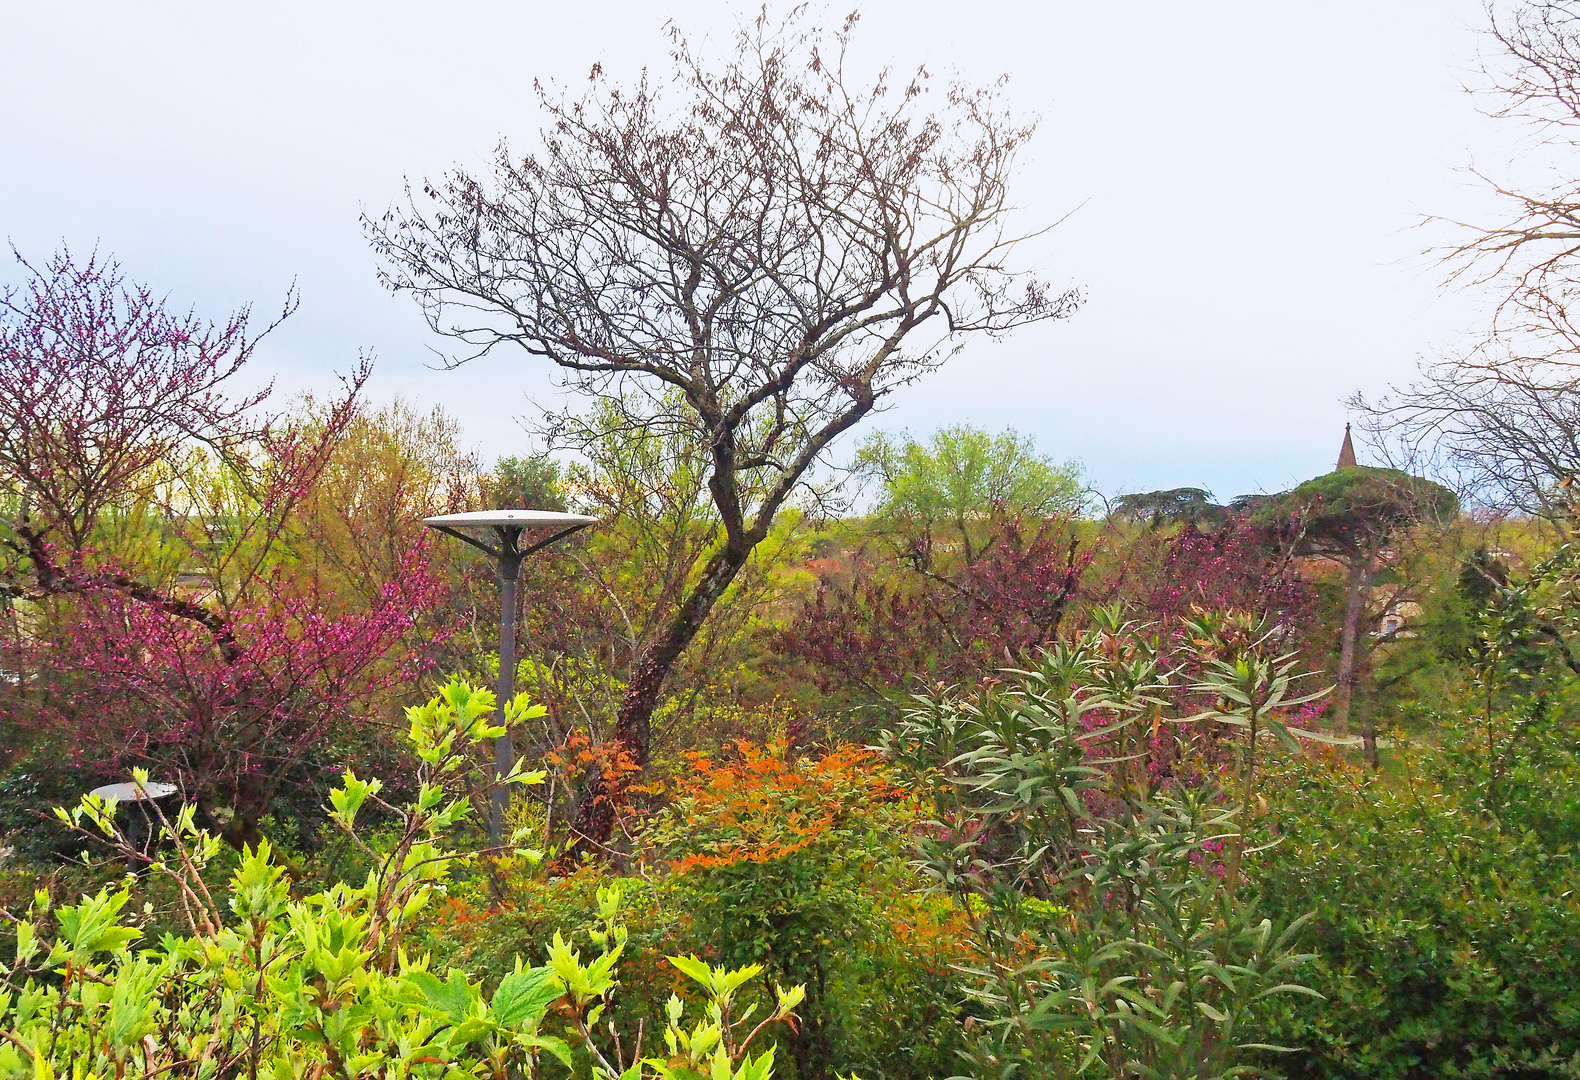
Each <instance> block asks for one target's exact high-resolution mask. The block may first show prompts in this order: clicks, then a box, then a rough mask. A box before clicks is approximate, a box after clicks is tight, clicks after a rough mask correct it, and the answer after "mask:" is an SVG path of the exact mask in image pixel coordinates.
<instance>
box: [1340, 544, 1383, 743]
mask: <svg viewBox="0 0 1580 1080" xmlns="http://www.w3.org/2000/svg"><path fill="white" fill-rule="evenodd" d="M1370 562H1371V559H1370V553H1369V552H1366V551H1358V552H1356V553H1355V554H1353V555H1351V556H1350V559H1349V575H1348V580H1347V581H1346V584H1345V597H1344V599H1345V605H1344V627H1343V629H1342V630H1341V632H1340V636H1339V685H1338V690H1337V692H1336V694H1335V695H1334V704H1335V709H1334V713H1335V717H1334V718H1335V720H1336V721H1337V723H1338V728H1339V730H1340V731H1342V732H1348V731H1349V726H1350V706H1351V704H1352V702H1353V701H1354V698H1355V668H1356V663H1355V639H1356V637H1357V635H1358V634H1359V633H1360V624H1361V616H1362V614H1363V613H1364V612H1365V610H1366V571H1367V568H1368V565H1369V564H1370ZM1365 737H1366V758H1367V760H1368V761H1370V762H1372V763H1373V764H1374V765H1375V764H1376V757H1377V732H1376V730H1375V728H1371V727H1368V728H1367V731H1366V736H1365Z"/></svg>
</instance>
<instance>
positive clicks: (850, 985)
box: [646, 743, 963, 1080]
mask: <svg viewBox="0 0 1580 1080" xmlns="http://www.w3.org/2000/svg"><path fill="white" fill-rule="evenodd" d="M689 761H690V768H689V770H688V771H686V772H685V773H684V774H683V775H682V776H681V777H680V778H679V779H677V780H676V781H675V783H674V784H673V786H672V788H671V791H670V795H671V798H672V801H671V803H670V805H669V806H668V807H667V808H666V809H665V810H664V811H663V812H662V813H661V814H660V815H658V817H657V819H656V821H655V822H654V824H653V826H652V828H651V829H650V830H649V832H648V834H647V837H646V839H647V840H648V841H649V842H650V843H651V844H653V845H654V848H655V849H656V851H657V852H658V853H660V854H662V856H663V857H664V858H665V859H666V860H667V862H668V868H669V877H668V878H667V880H666V881H665V883H664V885H663V886H662V891H663V893H664V894H665V896H666V897H667V898H668V899H669V902H670V903H671V904H673V906H674V907H675V908H676V909H678V910H679V911H683V912H685V913H686V916H687V918H686V921H685V924H684V925H682V926H681V927H679V928H678V929H677V932H678V933H679V934H680V935H681V936H682V937H684V938H689V939H691V940H695V941H696V942H697V943H698V944H699V946H700V947H702V948H704V949H706V950H709V952H708V955H711V956H712V957H714V958H715V959H716V960H717V961H718V962H722V963H725V964H747V963H761V964H763V965H764V966H765V967H766V969H767V970H768V971H770V972H771V973H772V974H773V975H774V976H775V977H776V978H778V979H780V980H781V981H784V982H786V983H791V982H794V983H802V984H804V985H805V986H806V988H807V1000H806V1004H805V1007H804V1009H803V1010H802V1018H801V1023H800V1025H799V1027H798V1028H797V1029H796V1030H782V1031H780V1032H779V1033H778V1035H777V1036H776V1037H777V1038H778V1039H779V1040H780V1041H781V1042H782V1043H783V1044H784V1046H785V1048H786V1050H787V1051H788V1052H789V1057H790V1059H791V1061H792V1062H793V1064H794V1067H795V1070H796V1075H797V1077H799V1078H801V1080H813V1078H820V1077H824V1076H828V1075H832V1074H833V1073H834V1072H836V1071H837V1072H851V1071H856V1072H864V1073H882V1074H884V1075H889V1076H917V1077H923V1076H934V1075H947V1074H948V1072H950V1071H953V1070H954V1069H955V1067H956V1064H955V1052H956V1050H957V1049H958V1048H959V1046H960V1041H959V1039H960V1036H959V1028H958V1019H959V1016H960V1014H961V1000H960V998H961V995H960V994H959V991H958V989H957V984H958V976H957V974H956V973H955V971H954V970H953V968H954V964H955V963H956V962H958V961H959V960H961V959H963V954H962V953H961V952H960V950H959V942H960V934H961V929H962V924H961V923H960V922H959V920H958V918H957V917H956V915H955V914H954V912H953V911H951V909H950V908H949V906H948V904H947V903H941V902H940V901H939V900H938V899H937V898H934V897H930V896H928V895H926V894H924V893H923V892H921V891H920V890H919V885H920V884H921V882H919V881H918V880H917V878H916V877H915V875H914V873H913V872H912V870H911V869H910V867H909V865H908V864H907V858H906V856H907V851H908V841H907V837H908V835H909V832H910V830H911V828H912V827H913V826H914V824H915V822H916V804H915V802H914V800H913V799H912V798H911V797H910V796H909V794H908V793H907V792H906V791H905V790H904V789H903V788H902V787H900V786H899V785H898V784H897V782H896V778H895V776H894V775H893V773H892V771H891V770H890V769H888V768H887V767H886V766H884V765H883V763H882V762H881V761H880V760H879V759H878V758H877V756H876V755H875V754H874V753H873V752H872V751H870V750H865V749H860V748H856V747H850V746H844V747H839V748H837V749H835V750H833V751H831V752H829V753H827V754H825V755H824V756H822V757H810V756H802V757H791V756H789V755H788V753H787V751H786V748H785V747H784V746H783V745H782V744H778V745H771V746H767V747H761V746H756V745H753V744H750V743H740V744H738V745H737V747H736V753H735V755H733V756H732V757H731V758H729V759H721V758H719V757H715V756H710V755H705V754H693V755H690V756H689Z"/></svg>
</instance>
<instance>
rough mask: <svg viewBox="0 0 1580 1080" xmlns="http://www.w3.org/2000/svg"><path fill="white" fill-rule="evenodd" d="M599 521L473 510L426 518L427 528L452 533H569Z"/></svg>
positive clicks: (555, 513)
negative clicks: (493, 530) (496, 529)
mask: <svg viewBox="0 0 1580 1080" xmlns="http://www.w3.org/2000/svg"><path fill="white" fill-rule="evenodd" d="M597 522H598V519H597V518H595V517H588V516H587V515H586V514H561V513H559V512H558V511H555V510H471V511H467V512H466V513H464V514H440V515H439V516H438V517H428V518H423V519H422V523H423V524H424V525H441V526H446V527H448V528H451V529H467V528H473V529H475V528H487V527H489V526H494V527H502V528H507V529H508V528H512V527H514V528H518V529H569V528H570V527H572V526H573V525H594V524H597Z"/></svg>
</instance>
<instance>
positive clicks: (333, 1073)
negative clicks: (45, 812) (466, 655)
mask: <svg viewBox="0 0 1580 1080" xmlns="http://www.w3.org/2000/svg"><path fill="white" fill-rule="evenodd" d="M520 707H521V703H520V701H515V702H511V703H509V704H508V705H507V708H506V710H505V715H506V717H507V718H509V717H510V716H512V715H513V714H515V713H516V712H518V711H519V709H520ZM493 709H494V702H493V695H492V694H490V693H488V692H487V691H483V690H476V689H474V688H472V687H468V686H465V685H464V684H461V683H455V682H452V683H451V684H449V685H448V686H446V687H444V688H443V690H442V691H441V693H440V695H439V696H438V697H436V698H434V699H433V700H432V701H430V702H429V703H428V704H427V705H426V706H424V707H422V708H413V709H410V710H408V713H407V715H408V718H409V719H410V721H411V738H412V742H413V744H414V748H415V751H416V755H417V758H418V761H419V763H420V764H419V767H418V770H417V777H416V781H417V783H416V795H415V798H414V799H413V801H412V802H411V803H410V804H409V805H407V806H405V807H401V808H396V807H393V806H387V805H386V807H385V809H386V810H388V811H390V812H391V813H392V814H393V815H394V816H395V817H396V819H397V820H398V821H399V822H400V826H401V827H400V829H399V830H398V832H397V834H396V836H395V838H394V841H393V843H392V844H391V845H390V846H389V847H388V848H387V850H382V851H377V852H375V851H373V850H372V849H369V852H368V854H369V855H370V856H371V857H372V861H373V863H374V865H375V868H374V870H373V871H372V872H370V873H369V874H368V876H367V878H366V880H365V881H364V882H363V883H362V884H360V885H351V884H345V883H339V884H336V885H334V886H332V887H331V888H329V889H327V890H324V891H320V892H315V893H312V894H311V895H307V896H304V897H295V896H293V895H292V893H291V888H290V884H291V883H290V881H289V879H288V877H287V875H286V873H285V871H284V869H283V868H282V867H281V866H280V865H279V864H278V863H276V862H275V860H274V858H273V853H272V851H271V850H270V848H269V846H268V845H267V843H264V844H260V845H259V846H258V848H256V849H255V850H250V851H247V852H246V853H245V854H244V856H243V858H242V860H241V863H240V866H239V867H238V868H237V870H236V872H235V874H234V875H233V877H232V880H231V882H230V900H229V904H228V909H229V910H228V911H227V910H225V908H224V907H222V906H221V905H220V904H218V903H216V902H215V901H214V898H213V896H212V895H211V894H210V891H209V889H208V888H207V886H206V885H205V884H204V882H203V878H202V876H201V874H200V871H201V869H202V868H203V866H204V865H205V863H207V861H208V860H210V859H211V858H213V857H214V856H215V854H217V853H218V851H219V850H220V841H219V840H218V839H217V838H214V837H212V836H209V835H207V834H205V833H203V832H202V831H200V830H198V829H197V828H196V827H195V826H194V824H193V812H192V810H191V808H190V807H188V808H186V809H184V810H183V811H182V812H181V814H180V815H179V816H178V817H177V818H176V819H175V820H163V819H162V830H163V835H164V839H165V840H166V841H167V843H168V844H169V851H168V855H167V857H166V858H164V859H162V860H161V861H159V862H156V863H155V864H154V865H153V867H152V868H151V869H152V872H154V873H160V874H164V875H166V876H168V877H169V878H170V879H171V880H172V881H174V882H175V883H176V884H177V886H178V888H179V890H180V893H181V902H182V906H183V909H184V911H185V913H186V916H187V919H188V922H189V924H190V930H191V932H190V933H189V934H186V935H179V936H178V935H175V934H166V935H164V936H163V938H162V939H161V940H159V941H158V942H157V943H156V944H152V945H150V946H147V947H141V948H137V947H134V946H136V945H138V943H139V939H140V938H141V937H142V931H141V930H140V929H139V928H138V926H137V925H135V922H134V920H132V919H130V918H128V917H127V912H126V908H127V904H128V900H129V899H130V893H129V891H128V890H127V889H125V888H122V889H118V890H110V889H104V890H101V891H100V892H98V893H97V894H96V895H93V896H89V897H85V898H84V899H82V900H80V901H79V902H77V903H74V904H64V905H58V906H52V905H51V904H50V903H49V901H48V897H47V896H46V895H45V894H43V893H40V894H39V896H38V897H37V899H36V903H35V905H34V907H33V908H32V909H31V910H30V911H28V912H27V913H26V917H25V918H23V919H21V920H20V921H19V922H18V923H17V924H16V950H15V959H14V962H13V963H12V964H11V965H10V966H9V967H7V968H6V969H5V979H4V989H3V990H0V1038H3V1042H0V1076H17V1077H23V1076H28V1077H33V1078H34V1080H53V1078H55V1077H57V1076H60V1077H64V1076H70V1077H72V1078H73V1080H90V1078H94V1080H97V1078H109V1077H115V1078H117V1080H130V1078H138V1080H153V1078H155V1077H160V1078H166V1077H169V1078H180V1077H216V1078H218V1077H238V1076H247V1077H249V1078H250V1077H254V1076H264V1077H269V1078H273V1080H285V1078H298V1077H312V1078H313V1080H321V1078H322V1080H328V1078H340V1080H353V1078H355V1080H364V1078H365V1080H373V1078H380V1080H384V1078H394V1077H445V1078H447V1080H451V1078H459V1077H469V1076H488V1077H498V1078H505V1077H530V1076H533V1075H535V1074H536V1073H537V1072H538V1069H539V1066H540V1064H541V1063H542V1062H543V1061H545V1060H546V1059H557V1060H558V1061H559V1062H561V1063H562V1064H563V1065H564V1066H565V1067H567V1068H577V1067H578V1063H579V1062H580V1065H579V1067H580V1068H582V1069H586V1070H590V1071H591V1073H592V1074H593V1075H594V1076H599V1077H607V1076H610V1075H619V1076H621V1078H622V1080H640V1078H641V1077H643V1076H644V1075H649V1074H651V1075H654V1076H657V1077H660V1078H661V1080H701V1078H702V1077H703V1076H704V1075H706V1076H708V1077H710V1080H725V1078H728V1080H767V1078H768V1077H769V1076H770V1075H771V1072H772V1067H773V1056H774V1055H773V1048H772V1047H771V1046H768V1047H766V1048H765V1049H760V1050H759V1051H758V1052H757V1053H756V1054H755V1056H754V1055H753V1054H752V1053H751V1049H752V1043H753V1041H754V1036H755V1035H756V1034H757V1033H758V1032H759V1031H762V1030H764V1029H765V1027H766V1026H768V1025H770V1024H771V1022H774V1021H784V1020H788V1019H790V1018H791V1016H792V1010H793V1009H794V1007H795V1005H796V1004H797V1003H798V1002H799V1001H800V998H801V991H800V989H799V988H797V989H794V990H791V991H778V992H777V994H776V998H775V1000H774V1001H773V1003H772V1004H771V1006H770V1008H769V1009H768V1011H767V1012H766V1013H765V1014H761V1016H760V1018H759V1016H755V1015H754V1011H755V1010H754V1009H753V1008H747V1009H741V1008H739V1007H738V1004H737V1001H736V999H737V997H738V996H739V994H740V992H741V989H742V987H744V986H745V985H746V984H748V983H749V982H750V981H751V980H752V979H753V978H755V977H756V975H758V974H759V972H760V969H757V968H753V967H744V968H739V969H735V970H727V969H724V968H714V967H712V966H710V965H707V964H705V963H703V962H701V961H698V960H695V959H688V958H681V957H674V958H671V960H670V963H671V964H672V965H673V966H674V967H675V968H676V969H678V970H679V971H680V972H681V973H682V974H684V975H685V976H686V977H687V978H689V979H692V980H693V981H695V982H697V983H698V984H700V986H701V987H702V989H703V994H704V997H705V998H706V1002H707V1005H706V1008H705V1014H704V1016H703V1017H702V1018H701V1019H699V1020H697V1021H696V1022H695V1023H692V1024H690V1025H689V1026H688V1025H687V1024H686V1022H685V1007H684V1005H683V1003H682V1002H681V1001H680V999H679V998H678V997H674V998H672V999H671V1000H670V1001H669V1002H668V1003H667V1005H666V1008H665V1017H666V1021H667V1023H666V1025H665V1026H664V1028H663V1035H662V1041H663V1044H664V1046H663V1049H665V1050H667V1051H668V1053H667V1055H664V1054H660V1055H657V1056H653V1055H651V1054H648V1055H644V1054H643V1050H644V1049H647V1050H650V1051H651V1050H657V1049H659V1048H658V1047H657V1046H656V1045H655V1044H656V1042H657V1041H658V1040H656V1039H655V1040H653V1042H651V1043H649V1044H648V1046H646V1047H643V1046H642V1045H640V1040H638V1043H637V1044H636V1045H631V1044H629V1043H628V1044H626V1046H625V1047H624V1048H623V1049H622V1047H621V1044H620V1043H619V1041H618V1040H617V1039H611V1038H610V1037H609V1036H607V1035H606V1034H605V1032H606V1031H607V1029H606V1028H605V1027H602V1026H601V1025H600V1021H602V1020H603V1019H604V1018H605V1015H606V1013H607V1010H608V1007H609V1004H610V1001H611V998H612V995H613V992H614V990H615V987H616V967H617V964H618V962H619V961H620V959H621V956H622V954H623V952H624V951H625V948H626V943H627V933H626V930H625V928H624V926H623V925H622V924H621V923H620V922H619V919H618V905H619V894H618V892H616V891H614V890H604V891H603V892H602V893H601V894H600V895H599V897H598V913H597V927H596V928H595V929H594V930H593V931H592V933H591V937H592V941H593V943H594V944H595V945H596V947H597V950H598V951H597V953H596V955H594V956H593V957H592V958H591V959H590V961H589V962H587V963H585V964H584V963H583V962H582V960H581V954H580V953H579V952H578V951H576V950H574V949H573V948H572V947H571V946H570V944H569V943H567V942H566V940H565V939H564V938H563V937H562V936H559V935H556V936H555V938H554V941H553V943H552V944H551V945H550V946H549V948H548V950H547V955H546V963H544V964H541V965H537V966H528V965H525V964H523V963H520V962H519V961H518V962H517V963H515V964H514V965H513V967H512V969H511V970H510V971H509V972H507V973H505V974H504V975H503V977H501V978H500V979H499V980H498V982H497V984H496V985H495V986H494V987H493V989H492V990H491V991H489V992H486V993H485V991H484V987H483V985H482V984H480V983H479V982H477V981H475V980H473V979H472V978H470V977H469V976H468V975H467V974H466V973H464V972H462V971H460V970H457V969H454V968H451V969H449V970H448V971H446V972H444V973H443V974H442V975H441V974H440V973H438V972H437V971H436V970H434V969H433V968H432V966H431V964H430V961H429V958H428V957H427V956H426V955H414V954H413V953H412V952H411V951H410V950H409V949H408V944H409V942H408V936H409V932H410V929H411V926H412V923H413V920H414V919H416V918H417V917H418V915H419V913H420V912H422V911H423V909H424V908H425V907H427V906H428V905H429V904H430V903H431V902H432V901H433V900H434V899H435V898H438V897H441V896H442V895H443V893H444V891H445V889H446V886H447V883H448V881H449V879H450V874H451V871H452V869H453V868H454V867H456V866H457V865H460V864H462V863H464V862H465V861H466V858H465V857H464V856H461V855H458V854H457V853H455V852H453V851H450V850H448V849H447V848H446V846H445V832H446V830H447V829H449V828H450V827H451V826H452V825H455V824H457V823H459V822H462V821H464V820H466V819H467V818H468V817H469V816H470V815H471V806H470V802H469V800H468V799H467V798H465V797H464V796H463V795H461V794H459V793H458V792H457V791H456V788H457V781H458V780H459V779H461V777H462V775H463V770H464V768H465V767H466V766H467V765H468V762H469V757H470V752H471V749H472V748H473V747H474V746H475V745H476V744H479V743H482V742H484V741H486V740H488V739H491V738H493V737H494V736H496V735H497V734H499V733H500V731H501V730H502V729H501V728H496V727H492V726H490V725H489V723H488V719H487V717H488V714H489V713H491V712H492V711H493ZM540 778H541V777H539V776H535V775H522V774H520V773H519V771H518V773H517V774H516V775H514V776H513V777H512V778H511V782H513V783H533V782H536V781H537V780H539V779H540ZM138 781H139V782H141V783H146V777H138ZM380 790H381V788H380V784H379V783H378V781H376V780H368V781H364V780H361V779H359V778H357V777H356V776H354V775H352V774H351V773H350V772H349V771H348V772H347V773H346V775H345V777H344V782H343V784H342V785H341V786H340V787H339V788H337V789H335V790H334V792H333V793H332V795H331V802H332V804H333V812H332V817H333V819H334V820H335V821H336V822H338V823H339V824H340V825H341V826H342V827H344V828H345V830H346V831H347V834H348V835H350V836H352V837H357V831H356V819H357V815H358V812H359V810H361V809H362V807H363V806H365V805H368V804H370V803H377V802H379V801H380V800H379V792H380ZM60 813H61V817H62V819H63V820H65V821H67V822H69V823H70V824H72V825H73V826H74V827H78V828H80V827H82V823H83V822H87V823H89V824H91V825H93V826H96V827H97V828H99V829H100V830H101V831H103V832H104V833H105V834H106V835H107V836H108V837H109V838H110V839H111V841H112V842H113V843H115V844H117V845H118V846H120V847H122V849H123V850H125V851H127V852H128V853H129V851H130V848H129V846H128V845H127V842H126V841H125V838H124V837H123V836H121V834H120V833H119V832H118V831H117V829H116V827H115V824H114V820H113V815H112V814H111V812H110V810H109V808H108V807H107V806H106V805H105V804H104V803H102V802H101V801H99V800H97V799H94V798H91V797H89V798H85V799H84V800H83V801H82V804H81V805H80V806H78V807H77V808H76V809H75V810H72V811H70V812H66V811H61V812H60ZM359 842H361V841H360V840H359ZM655 1030H656V1029H655Z"/></svg>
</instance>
